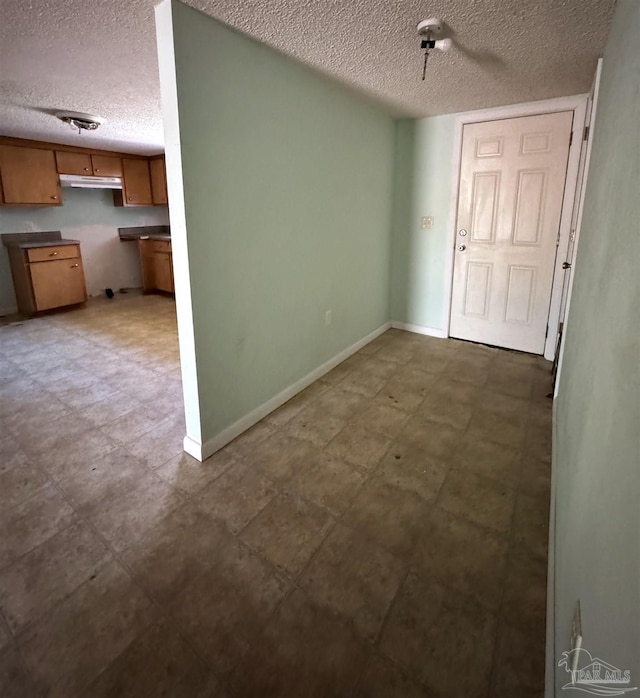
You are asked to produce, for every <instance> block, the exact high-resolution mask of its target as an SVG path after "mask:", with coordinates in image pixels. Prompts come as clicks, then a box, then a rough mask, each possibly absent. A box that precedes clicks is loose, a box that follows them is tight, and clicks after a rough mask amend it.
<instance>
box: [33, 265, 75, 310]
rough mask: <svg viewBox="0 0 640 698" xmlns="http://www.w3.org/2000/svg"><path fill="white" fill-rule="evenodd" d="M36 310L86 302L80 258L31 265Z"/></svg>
mask: <svg viewBox="0 0 640 698" xmlns="http://www.w3.org/2000/svg"><path fill="white" fill-rule="evenodd" d="M29 268H30V270H31V284H32V286H33V297H34V299H35V303H36V310H50V309H51V308H61V307H63V306H65V305H74V304H75V303H84V302H85V301H86V300H87V291H86V287H85V282H84V272H83V270H82V262H81V260H80V259H79V258H78V259H76V260H74V259H59V260H57V261H55V262H34V263H32V264H30V265H29Z"/></svg>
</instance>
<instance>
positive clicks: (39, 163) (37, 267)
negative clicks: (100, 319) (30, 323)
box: [0, 137, 174, 322]
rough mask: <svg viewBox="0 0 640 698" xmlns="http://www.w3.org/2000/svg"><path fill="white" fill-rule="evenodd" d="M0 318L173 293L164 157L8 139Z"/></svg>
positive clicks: (0, 223) (3, 156) (0, 153)
mask: <svg viewBox="0 0 640 698" xmlns="http://www.w3.org/2000/svg"><path fill="white" fill-rule="evenodd" d="M0 185H1V188H0V235H1V238H2V243H3V245H2V246H0V317H3V318H4V320H3V321H4V322H7V321H8V320H9V319H10V318H11V317H12V316H14V315H15V314H16V313H18V312H19V313H20V314H21V315H23V316H30V315H33V314H34V313H40V312H42V311H49V310H53V309H55V308H63V307H68V306H74V305H76V304H79V303H84V302H85V301H86V300H88V299H90V298H95V297H99V296H102V297H107V298H113V297H114V296H117V295H118V294H119V293H120V292H123V293H135V292H136V291H137V290H138V289H142V290H143V291H144V292H145V293H149V292H154V291H158V292H160V293H164V294H166V295H171V294H173V291H174V286H173V271H172V255H171V237H170V228H169V218H168V208H167V187H166V174H165V164H164V156H163V155H162V154H159V155H155V156H142V155H134V154H129V153H116V152H111V151H101V150H97V149H95V148H83V147H78V146H69V145H60V144H55V143H46V142H41V141H30V140H26V139H17V138H9V137H0Z"/></svg>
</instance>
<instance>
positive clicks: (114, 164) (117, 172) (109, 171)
mask: <svg viewBox="0 0 640 698" xmlns="http://www.w3.org/2000/svg"><path fill="white" fill-rule="evenodd" d="M91 163H92V165H93V174H94V175H96V176H98V177H122V160H121V159H120V158H116V157H113V156H112V155H92V156H91Z"/></svg>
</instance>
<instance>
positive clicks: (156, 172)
mask: <svg viewBox="0 0 640 698" xmlns="http://www.w3.org/2000/svg"><path fill="white" fill-rule="evenodd" d="M149 171H150V172H151V191H152V193H153V203H154V204H155V205H156V206H166V205H167V201H168V200H167V174H166V170H165V164H164V156H162V157H159V158H153V159H152V160H149Z"/></svg>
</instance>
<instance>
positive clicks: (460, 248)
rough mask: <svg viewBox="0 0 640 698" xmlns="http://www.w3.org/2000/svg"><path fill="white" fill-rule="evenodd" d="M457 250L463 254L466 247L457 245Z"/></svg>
mask: <svg viewBox="0 0 640 698" xmlns="http://www.w3.org/2000/svg"><path fill="white" fill-rule="evenodd" d="M458 249H459V250H460V252H464V251H465V250H466V249H467V246H466V245H458Z"/></svg>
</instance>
